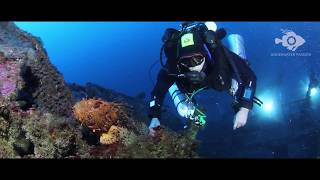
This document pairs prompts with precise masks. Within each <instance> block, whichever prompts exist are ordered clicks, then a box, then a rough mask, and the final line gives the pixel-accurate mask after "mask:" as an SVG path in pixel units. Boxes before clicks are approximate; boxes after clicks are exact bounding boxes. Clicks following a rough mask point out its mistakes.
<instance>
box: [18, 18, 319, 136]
mask: <svg viewBox="0 0 320 180" xmlns="http://www.w3.org/2000/svg"><path fill="white" fill-rule="evenodd" d="M16 24H17V25H18V26H19V27H20V28H22V29H23V30H25V31H28V32H30V33H32V34H33V35H35V36H38V37H40V38H41V39H42V41H43V42H44V46H45V48H46V50H47V51H48V54H49V57H50V60H51V62H52V63H53V64H54V65H55V66H56V67H57V68H58V69H59V71H60V72H61V73H62V74H63V76H64V78H65V80H66V81H67V82H76V83H78V84H85V83H86V82H93V83H96V84H99V85H102V86H104V87H107V88H111V89H114V90H116V91H119V92H123V93H125V94H128V95H132V96H135V95H136V94H138V93H140V92H146V93H147V95H149V94H150V91H151V90H152V88H153V84H152V81H151V80H150V77H149V75H148V72H149V69H150V66H151V64H153V63H154V62H155V61H158V59H159V51H160V48H161V45H162V44H161V43H162V42H161V37H162V34H163V32H164V30H165V29H166V28H168V27H172V28H179V24H180V22H16ZM217 25H218V27H224V28H225V29H226V30H227V32H228V33H238V34H240V35H242V36H243V38H244V41H245V47H246V54H247V58H248V60H249V61H250V63H251V67H252V69H253V70H254V71H255V72H256V75H257V77H258V85H257V96H258V97H261V98H262V100H263V101H265V102H270V103H271V104H272V106H273V108H274V109H275V110H274V112H273V113H270V112H265V113H263V112H262V111H263V110H261V108H256V107H255V108H254V112H253V113H252V114H253V115H256V116H261V117H260V118H261V119H262V120H265V121H266V122H267V123H268V122H276V121H279V119H281V118H280V116H281V110H280V109H281V108H283V104H286V103H289V102H291V101H293V100H297V99H301V98H304V96H305V93H306V87H307V83H308V76H307V75H308V72H309V71H310V70H311V69H313V70H315V71H317V72H318V73H319V74H320V70H319V69H320V63H319V62H320V36H319V32H320V23H319V22H217ZM281 29H289V30H292V31H294V32H295V33H296V34H297V35H300V36H301V37H303V38H304V39H305V41H306V42H305V44H303V45H302V46H301V47H299V48H298V49H297V50H296V51H295V53H309V54H310V55H311V56H307V57H301V56H294V57H291V56H290V57H274V56H271V54H272V53H288V52H290V51H288V50H287V49H286V48H284V47H283V46H281V45H280V44H278V45H276V44H275V42H274V41H275V38H280V39H281V37H282V36H283V34H282V32H281ZM159 69H160V65H159V64H158V65H157V66H156V67H154V68H153V69H152V71H151V72H152V77H151V79H153V81H155V80H156V75H157V72H158V70H159ZM198 98H199V102H201V103H203V104H204V105H205V106H206V107H207V108H208V109H210V111H209V112H208V117H211V118H209V119H210V121H212V122H214V121H221V118H222V117H223V116H224V114H226V113H229V112H231V107H230V102H231V101H232V99H231V97H229V96H228V95H227V94H226V93H217V92H214V91H208V92H204V93H203V94H202V95H201V94H200V95H199V97H198ZM319 101H320V100H319ZM165 103H167V104H169V105H171V104H172V102H171V101H170V99H169V98H168V97H167V99H166V101H165ZM319 103H320V102H319ZM256 116H254V117H256ZM226 117H227V118H228V119H232V116H226ZM230 121H231V120H230ZM266 122H264V123H266ZM212 133H213V134H214V132H212ZM212 133H211V134H212ZM217 133H220V132H219V131H217Z"/></svg>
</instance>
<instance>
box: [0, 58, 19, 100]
mask: <svg viewBox="0 0 320 180" xmlns="http://www.w3.org/2000/svg"><path fill="white" fill-rule="evenodd" d="M19 73H20V72H19V65H18V63H17V62H13V61H6V60H5V57H4V55H3V53H2V54H0V95H1V96H3V97H8V96H10V95H11V94H13V93H15V92H16V89H17V82H18V78H19Z"/></svg>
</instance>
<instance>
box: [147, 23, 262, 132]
mask: <svg viewBox="0 0 320 180" xmlns="http://www.w3.org/2000/svg"><path fill="white" fill-rule="evenodd" d="M212 23H214V22H206V23H202V22H184V23H182V24H181V25H180V26H181V29H180V30H177V29H173V28H168V29H166V31H165V33H164V35H163V37H162V41H163V46H162V48H161V52H160V62H161V65H162V67H163V68H162V69H161V70H160V72H159V73H158V76H157V82H156V84H155V87H154V88H153V90H152V92H151V100H150V103H149V112H148V117H149V118H150V119H151V122H150V125H149V135H150V136H152V137H154V136H156V134H157V130H158V129H159V128H160V119H161V110H162V108H161V107H162V104H163V100H164V98H165V95H166V93H167V92H169V93H170V95H171V97H172V100H173V102H174V105H175V107H176V110H177V112H178V114H179V115H180V116H182V117H184V118H187V119H189V120H190V122H193V123H194V124H196V125H197V126H199V127H202V126H204V125H205V123H206V115H205V113H204V112H202V110H200V108H199V106H198V105H197V103H196V101H195V99H194V95H195V94H196V93H198V92H200V91H201V90H204V89H209V88H212V89H214V90H217V91H224V90H228V92H229V94H230V95H231V96H232V97H233V98H234V102H233V109H234V111H235V117H234V126H233V129H237V128H240V127H242V126H244V125H245V124H246V122H247V118H248V113H249V111H250V110H251V109H252V107H253V103H254V102H255V103H257V104H259V102H261V101H260V100H259V99H257V98H256V97H255V96H254V95H255V91H256V75H255V73H254V72H253V71H252V70H251V69H250V67H249V64H248V62H247V61H246V59H245V55H244V50H243V49H239V47H238V45H239V44H236V45H235V46H234V47H236V48H238V49H237V50H238V54H240V55H238V54H236V53H235V52H232V51H231V50H229V49H228V48H226V47H225V46H224V45H223V44H222V42H221V41H222V39H223V38H224V37H225V36H226V31H225V30H224V29H223V28H221V29H218V30H217V29H216V25H215V23H214V24H213V25H215V27H214V26H212ZM163 52H164V53H165V56H166V59H167V61H166V63H163V60H162V54H163ZM241 56H242V57H241ZM261 103H262V102H261Z"/></svg>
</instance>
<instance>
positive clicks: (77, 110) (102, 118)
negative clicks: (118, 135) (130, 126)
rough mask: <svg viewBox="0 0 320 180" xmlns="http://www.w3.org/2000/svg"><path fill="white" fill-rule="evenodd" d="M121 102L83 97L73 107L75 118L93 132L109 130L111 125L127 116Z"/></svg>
mask: <svg viewBox="0 0 320 180" xmlns="http://www.w3.org/2000/svg"><path fill="white" fill-rule="evenodd" d="M123 107H124V106H123V105H122V104H118V103H109V102H105V101H102V100H101V99H84V100H81V101H80V102H78V103H76V104H75V106H74V107H73V113H74V116H75V118H76V119H77V120H78V121H80V122H81V124H83V125H85V126H87V127H89V128H90V129H91V130H92V131H93V132H94V133H97V134H99V135H100V134H101V133H105V132H108V131H109V128H110V127H111V126H112V125H118V124H119V122H120V121H121V120H122V119H126V118H128V117H127V115H126V112H125V110H124V108H123Z"/></svg>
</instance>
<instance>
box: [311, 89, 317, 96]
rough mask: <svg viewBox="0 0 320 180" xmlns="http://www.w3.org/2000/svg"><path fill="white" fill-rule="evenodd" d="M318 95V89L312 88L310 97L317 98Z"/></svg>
mask: <svg viewBox="0 0 320 180" xmlns="http://www.w3.org/2000/svg"><path fill="white" fill-rule="evenodd" d="M317 93H318V89H317V88H311V90H310V96H315V95H316V94H317Z"/></svg>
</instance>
